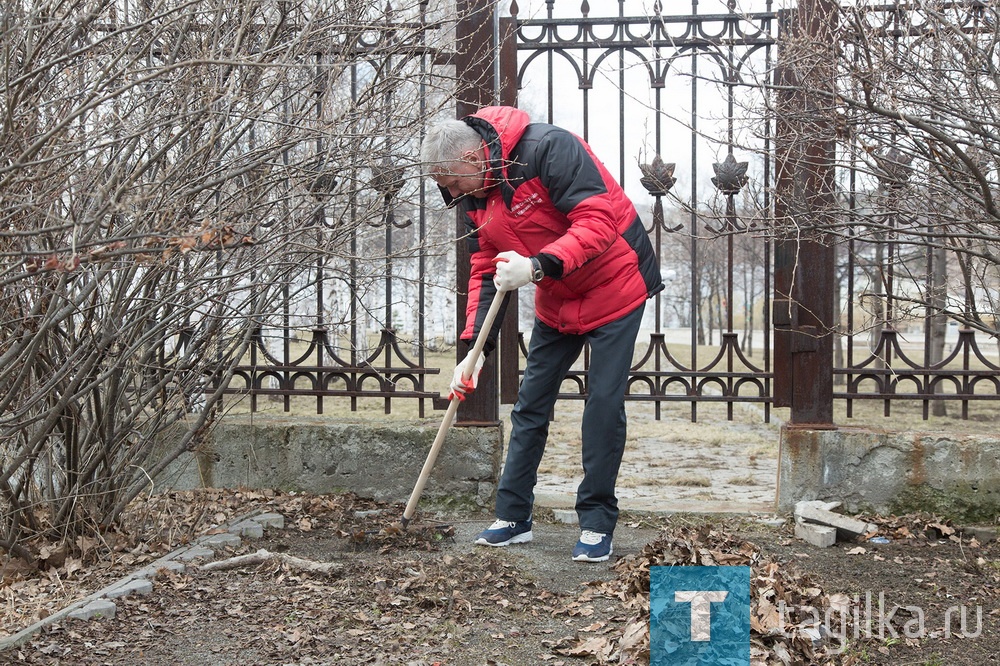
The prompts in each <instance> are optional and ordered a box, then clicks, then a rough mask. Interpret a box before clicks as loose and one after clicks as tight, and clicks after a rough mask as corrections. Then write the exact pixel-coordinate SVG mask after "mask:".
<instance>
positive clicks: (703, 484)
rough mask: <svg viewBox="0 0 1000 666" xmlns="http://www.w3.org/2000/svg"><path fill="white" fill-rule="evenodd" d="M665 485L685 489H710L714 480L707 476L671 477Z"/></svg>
mask: <svg viewBox="0 0 1000 666" xmlns="http://www.w3.org/2000/svg"><path fill="white" fill-rule="evenodd" d="M665 483H666V484H667V485H668V486H681V487H685V488H708V487H709V486H711V485H712V480H711V479H709V478H708V477H707V476H679V475H675V476H670V477H667V480H666V481H665Z"/></svg>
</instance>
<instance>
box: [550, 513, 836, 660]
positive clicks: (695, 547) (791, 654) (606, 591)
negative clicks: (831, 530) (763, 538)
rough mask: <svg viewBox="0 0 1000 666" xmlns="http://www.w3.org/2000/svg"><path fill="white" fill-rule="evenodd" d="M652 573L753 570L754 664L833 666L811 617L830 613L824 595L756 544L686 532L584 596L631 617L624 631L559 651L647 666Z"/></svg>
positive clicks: (569, 642) (706, 531) (651, 547)
mask: <svg viewBox="0 0 1000 666" xmlns="http://www.w3.org/2000/svg"><path fill="white" fill-rule="evenodd" d="M654 566H749V567H751V572H752V573H751V586H750V594H751V613H752V614H751V619H750V627H751V658H752V660H753V663H754V664H759V665H761V666H763V665H765V664H766V665H767V666H772V665H782V666H787V665H788V664H800V663H810V664H826V663H831V658H832V655H833V653H834V652H835V651H836V650H837V646H835V645H831V644H830V642H829V641H827V640H826V638H825V637H824V636H823V635H822V627H821V626H820V624H819V621H818V618H816V617H814V616H813V614H811V613H808V614H804V613H801V610H802V609H803V608H807V607H808V608H816V609H818V610H819V611H820V612H821V613H822V611H823V610H825V609H826V608H827V607H829V605H830V599H829V598H828V597H827V596H826V595H825V594H824V593H823V590H821V589H820V588H818V587H816V586H815V585H813V584H811V583H810V581H809V580H808V579H807V578H806V577H804V576H802V575H799V574H795V573H792V572H788V571H783V570H782V567H780V566H779V565H778V563H776V562H774V561H769V560H768V559H767V558H765V557H763V556H762V554H761V552H760V550H759V549H758V548H757V547H756V546H755V545H754V544H752V543H750V542H748V541H745V540H742V539H738V538H734V537H732V536H729V535H727V534H725V533H723V532H721V531H717V530H715V529H711V528H707V527H706V528H700V529H694V528H682V529H679V530H677V531H675V532H674V533H672V534H664V535H662V536H661V537H659V538H657V539H656V540H655V541H653V542H651V543H649V544H648V545H647V546H646V547H645V548H644V549H643V550H642V552H640V553H639V554H637V555H629V556H627V557H624V558H622V559H621V560H619V561H618V562H617V563H616V564H615V567H614V568H615V569H616V570H617V572H618V578H617V580H614V581H609V582H604V583H601V584H599V585H598V586H596V587H594V588H592V589H591V590H590V591H589V592H588V593H587V594H589V595H591V596H593V595H604V596H607V597H612V598H615V599H617V600H618V601H619V602H620V604H621V606H622V608H623V609H624V610H625V611H627V612H628V613H629V617H628V620H627V621H626V622H625V628H624V631H616V632H614V633H612V634H608V635H605V636H602V637H598V638H588V639H583V640H581V639H579V638H570V639H564V641H563V642H562V644H561V645H559V646H558V647H557V648H556V651H557V652H558V653H559V654H563V655H566V656H575V657H580V656H589V657H592V658H594V659H596V660H597V663H599V664H643V663H649V654H650V646H649V580H650V567H654Z"/></svg>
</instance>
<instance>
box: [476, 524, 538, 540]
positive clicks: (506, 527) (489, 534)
mask: <svg viewBox="0 0 1000 666" xmlns="http://www.w3.org/2000/svg"><path fill="white" fill-rule="evenodd" d="M531 538H532V535H531V518H528V519H527V520H519V521H517V522H513V521H510V520H498V521H496V522H495V523H493V524H492V525H490V526H489V528H487V529H485V530H483V531H482V532H480V533H479V536H478V537H476V543H477V544H479V545H480V546H506V545H508V544H511V543H528V542H529V541H531Z"/></svg>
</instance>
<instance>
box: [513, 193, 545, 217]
mask: <svg viewBox="0 0 1000 666" xmlns="http://www.w3.org/2000/svg"><path fill="white" fill-rule="evenodd" d="M540 203H542V195H540V194H539V193H538V192H532V193H531V194H529V195H528V196H527V197H525V198H524V199H523V200H521V201H518V202H517V203H515V204H513V205H512V206H511V207H510V212H511V215H514V216H516V217H522V216H524V215H525V214H527V213H528V212H529V211H530V210H531V209H532V208H534V207H535V206H537V205H539V204H540Z"/></svg>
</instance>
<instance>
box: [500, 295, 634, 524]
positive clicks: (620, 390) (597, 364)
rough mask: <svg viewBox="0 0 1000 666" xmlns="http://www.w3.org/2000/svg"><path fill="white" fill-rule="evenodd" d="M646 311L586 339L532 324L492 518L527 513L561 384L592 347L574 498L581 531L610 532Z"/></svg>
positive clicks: (519, 516) (513, 517)
mask: <svg viewBox="0 0 1000 666" xmlns="http://www.w3.org/2000/svg"><path fill="white" fill-rule="evenodd" d="M644 310H645V304H643V305H641V306H639V307H638V308H637V309H635V310H633V311H632V312H630V313H629V314H627V315H625V316H624V317H621V318H620V319H617V320H615V321H613V322H611V323H608V324H605V325H604V326H601V327H600V328H597V329H595V330H593V331H590V332H589V333H585V334H583V335H566V334H563V333H560V332H559V331H557V330H555V329H554V328H551V327H550V326H547V325H545V324H543V323H542V322H541V321H539V320H538V319H537V318H536V319H535V325H534V328H533V329H532V332H531V342H530V343H529V345H528V360H527V363H526V364H525V368H524V377H523V379H522V380H521V387H520V389H519V390H518V392H517V404H515V405H514V409H513V411H512V412H511V416H510V420H511V433H510V443H509V445H508V448H507V462H506V463H505V465H504V468H503V474H501V476H500V486H499V487H498V489H497V499H496V515H497V518H499V519H501V520H513V521H517V520H527V519H528V518H529V517H530V516H531V511H532V505H533V504H534V499H535V495H534V487H535V483H536V481H537V480H538V465H539V463H540V462H541V460H542V453H544V451H545V440H546V438H547V437H548V434H549V416H550V415H551V414H552V408H553V407H554V406H555V402H556V396H557V395H558V393H559V385H560V384H561V383H562V380H563V378H564V377H565V376H566V373H567V372H568V371H569V369H570V366H572V365H573V363H574V362H575V361H576V359H577V358H578V357H579V355H580V352H581V351H582V350H583V346H584V343H585V342H589V343H590V368H589V371H588V378H587V394H588V397H587V402H586V404H585V405H584V408H583V423H582V439H583V451H582V462H583V481H581V482H580V486H579V488H578V489H577V493H576V513H577V516H578V517H579V520H580V529H583V530H592V531H594V532H603V533H605V534H611V533H613V532H614V529H615V524H616V523H617V522H618V498H617V497H616V496H615V483H616V482H617V480H618V468H619V467H620V466H621V462H622V454H623V453H624V451H625V426H626V417H625V391H626V389H627V382H628V372H629V368H630V366H631V365H632V352H633V350H634V349H635V338H636V335H638V332H639V324H640V323H641V322H642V313H643V311H644Z"/></svg>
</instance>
